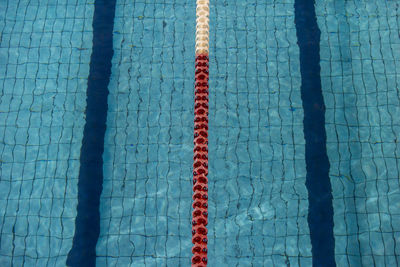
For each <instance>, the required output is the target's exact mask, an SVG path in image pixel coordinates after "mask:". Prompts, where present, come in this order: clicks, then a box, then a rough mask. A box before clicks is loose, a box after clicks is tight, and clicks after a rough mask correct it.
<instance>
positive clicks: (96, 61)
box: [67, 0, 116, 267]
mask: <svg viewBox="0 0 400 267" xmlns="http://www.w3.org/2000/svg"><path fill="white" fill-rule="evenodd" d="M115 2H116V1H115V0H96V1H95V6H94V8H95V9H94V16H93V51H92V55H91V59H90V73H89V78H88V88H87V99H86V102H87V106H86V124H85V128H84V132H83V140H82V148H81V157H80V169H79V181H78V208H77V210H78V214H77V217H76V221H75V235H74V239H73V244H72V249H71V251H70V252H69V253H68V257H67V265H68V266H80V267H81V266H85V267H86V266H88V267H90V266H95V265H96V244H97V240H98V237H99V233H100V213H99V205H100V194H101V191H102V189H103V158H102V156H103V151H104V134H105V131H106V119H107V108H108V105H107V97H108V84H109V81H110V74H111V59H112V57H113V53H114V52H113V39H112V32H113V27H114V16H115Z"/></svg>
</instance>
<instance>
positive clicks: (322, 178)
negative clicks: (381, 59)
mask: <svg viewBox="0 0 400 267" xmlns="http://www.w3.org/2000/svg"><path fill="white" fill-rule="evenodd" d="M294 8H295V23H296V31H297V40H298V45H299V48H300V71H301V99H302V101H303V109H304V121H303V124H304V137H305V141H306V165H307V166H306V168H307V178H306V187H307V190H308V198H309V199H308V202H309V210H308V225H309V227H310V236H311V245H312V257H313V266H318V267H319V266H323V267H329V266H336V263H335V251H334V249H335V240H334V237H333V207H332V187H331V183H330V180H329V168H330V164H329V160H328V155H327V152H326V132H325V104H324V99H323V96H322V88H321V76H320V65H319V62H320V56H319V42H320V37H321V32H320V30H319V28H318V24H317V18H316V15H315V7H314V0H295V4H294Z"/></svg>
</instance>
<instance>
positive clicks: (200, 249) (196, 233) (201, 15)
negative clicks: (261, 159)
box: [192, 0, 210, 267]
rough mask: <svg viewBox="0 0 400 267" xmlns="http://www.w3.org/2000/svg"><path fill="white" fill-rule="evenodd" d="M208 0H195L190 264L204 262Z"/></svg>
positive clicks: (203, 263) (206, 192)
mask: <svg viewBox="0 0 400 267" xmlns="http://www.w3.org/2000/svg"><path fill="white" fill-rule="evenodd" d="M209 14H210V9H209V0H197V2H196V47H195V50H196V61H195V62H196V66H195V100H194V138H193V139H194V149H193V213H192V243H193V248H192V253H193V257H192V266H193V267H201V266H202V267H205V266H207V261H208V259H207V242H208V239H207V223H208V178H207V176H208V63H209V58H208V50H209V49H208V48H209Z"/></svg>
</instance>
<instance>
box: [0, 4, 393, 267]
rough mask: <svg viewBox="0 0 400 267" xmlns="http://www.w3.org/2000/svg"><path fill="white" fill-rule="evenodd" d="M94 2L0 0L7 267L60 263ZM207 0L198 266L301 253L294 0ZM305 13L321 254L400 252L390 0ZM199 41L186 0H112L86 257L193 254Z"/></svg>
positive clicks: (107, 262) (115, 261)
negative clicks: (318, 146) (94, 206)
mask: <svg viewBox="0 0 400 267" xmlns="http://www.w3.org/2000/svg"><path fill="white" fill-rule="evenodd" d="M375 2H376V3H375ZM94 7H95V1H94V0H88V1H85V0H58V1H47V0H40V1H39V0H31V1H28V0H26V1H23V0H20V1H8V0H3V1H0V33H1V36H0V238H1V242H0V265H1V266H66V260H67V257H68V253H69V252H70V250H71V248H72V245H73V241H74V235H75V233H76V227H79V225H76V217H77V204H78V189H79V188H78V179H79V168H80V157H81V147H82V140H83V136H84V126H85V123H86V114H85V110H86V92H87V88H88V77H89V73H90V63H91V59H90V56H91V53H92V51H93V43H92V39H93V16H94V12H95V8H94ZM210 10H211V13H210V29H211V30H210V120H209V121H210V129H209V160H210V162H209V168H210V170H209V181H210V182H209V224H208V229H209V252H208V254H209V265H210V266H218V265H219V266H230V265H234V266H289V264H290V266H311V264H312V261H313V254H312V245H311V239H310V225H309V223H308V219H307V216H308V215H309V195H308V191H307V187H306V177H307V170H306V155H305V145H306V142H305V137H304V126H303V118H304V109H303V102H302V98H301V90H300V88H301V83H302V75H301V72H300V65H301V64H300V50H299V45H298V40H297V37H296V25H295V8H294V0H276V1H272V0H268V1H259V0H248V1H239V0H236V1H222V0H217V1H211V3H210ZM315 12H316V19H317V23H318V28H319V30H320V31H321V40H320V43H319V47H320V66H321V70H320V77H321V85H322V87H321V88H322V96H323V99H324V103H325V130H326V153H327V155H328V159H329V163H330V168H329V178H330V183H331V185H332V190H331V191H332V196H333V200H332V207H333V222H334V226H333V235H334V240H335V244H334V252H333V253H334V255H333V256H334V258H335V261H336V264H337V266H399V264H400V258H399V255H400V213H399V210H400V191H399V177H400V176H399V167H400V163H399V154H400V151H399V149H400V146H399V141H398V140H400V136H399V133H400V123H399V119H398V118H399V117H400V108H399V104H400V103H399V102H400V96H399V88H400V87H399V80H400V76H399V74H400V69H399V68H400V38H399V34H398V32H399V25H400V22H399V2H398V1H379V2H378V1H361V0H348V1H333V0H325V1H317V3H316V5H315ZM194 41H195V2H194V1H186V0H176V1H171V0H165V1H158V0H157V1H144V0H143V1H125V0H117V1H116V10H115V19H114V28H113V49H114V55H113V57H112V66H111V76H110V83H109V85H108V90H109V95H108V107H107V110H106V111H107V122H106V126H107V127H106V132H105V135H104V153H103V156H102V157H103V176H104V178H103V179H104V180H103V184H102V186H103V190H102V193H101V196H100V206H99V208H98V210H99V216H100V218H99V221H98V222H97V223H99V226H100V233H99V237H98V240H97V245H96V248H95V249H96V258H95V260H96V265H97V266H166V265H168V266H187V265H189V264H190V258H191V255H192V254H191V224H190V223H191V201H192V200H191V197H192V181H191V179H192V149H193V144H192V142H193V136H192V135H193V95H194V94H193V86H194V59H195V58H194ZM314 249H315V248H314ZM83 253H84V252H83Z"/></svg>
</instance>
